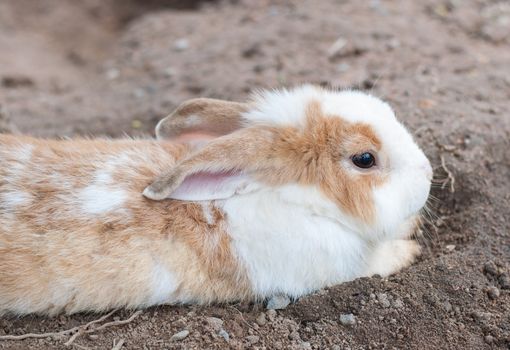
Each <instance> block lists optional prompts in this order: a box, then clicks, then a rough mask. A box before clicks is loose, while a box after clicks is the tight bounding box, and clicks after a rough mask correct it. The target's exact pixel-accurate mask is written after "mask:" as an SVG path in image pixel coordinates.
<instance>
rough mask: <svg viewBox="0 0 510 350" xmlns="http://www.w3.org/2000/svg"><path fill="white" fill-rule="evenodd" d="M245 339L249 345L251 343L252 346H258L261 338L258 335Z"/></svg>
mask: <svg viewBox="0 0 510 350" xmlns="http://www.w3.org/2000/svg"><path fill="white" fill-rule="evenodd" d="M244 339H246V341H247V342H248V343H250V345H252V344H257V343H258V342H259V340H260V337H259V336H258V335H249V336H247V337H245V338H244Z"/></svg>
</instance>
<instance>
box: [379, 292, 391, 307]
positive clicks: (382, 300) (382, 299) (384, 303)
mask: <svg viewBox="0 0 510 350" xmlns="http://www.w3.org/2000/svg"><path fill="white" fill-rule="evenodd" d="M377 300H379V303H380V304H381V306H382V307H384V308H389V307H390V305H391V304H390V301H389V299H388V295H387V294H386V293H379V294H377Z"/></svg>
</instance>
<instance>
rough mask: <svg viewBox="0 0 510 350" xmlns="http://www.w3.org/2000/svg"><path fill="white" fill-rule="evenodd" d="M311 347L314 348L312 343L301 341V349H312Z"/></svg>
mask: <svg viewBox="0 0 510 350" xmlns="http://www.w3.org/2000/svg"><path fill="white" fill-rule="evenodd" d="M311 348H312V344H310V343H309V342H307V341H304V342H302V343H301V349H311Z"/></svg>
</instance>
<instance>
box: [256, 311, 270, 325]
mask: <svg viewBox="0 0 510 350" xmlns="http://www.w3.org/2000/svg"><path fill="white" fill-rule="evenodd" d="M255 322H257V324H258V325H259V326H263V325H265V324H266V322H267V321H266V315H265V314H264V313H263V312H261V313H260V315H259V317H257V319H256V320H255Z"/></svg>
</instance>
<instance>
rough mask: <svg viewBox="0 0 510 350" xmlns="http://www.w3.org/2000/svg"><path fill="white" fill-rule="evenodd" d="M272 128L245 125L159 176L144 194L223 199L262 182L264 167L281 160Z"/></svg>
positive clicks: (195, 198) (163, 196)
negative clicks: (274, 146) (275, 153)
mask: <svg viewBox="0 0 510 350" xmlns="http://www.w3.org/2000/svg"><path fill="white" fill-rule="evenodd" d="M272 140H273V134H272V131H271V129H270V128H261V127H257V128H253V127H252V128H245V129H241V130H238V131H236V132H234V133H232V134H229V135H226V136H223V137H220V138H217V139H214V140H212V141H211V142H209V143H208V144H206V145H205V146H204V147H203V148H201V149H200V150H198V151H196V152H195V153H193V154H192V155H190V156H189V157H188V158H186V159H184V160H183V161H181V162H180V163H179V164H177V165H176V166H175V167H173V168H172V169H170V170H169V171H168V172H166V173H164V174H162V175H161V176H159V177H158V178H157V179H156V180H155V181H154V182H153V183H152V184H151V185H150V186H148V187H147V188H146V189H145V190H144V192H143V194H144V195H145V196H146V197H147V198H150V199H153V200H162V199H166V198H173V199H180V200H212V199H224V198H228V197H231V196H233V195H235V194H238V193H246V192H250V191H252V190H254V189H256V188H258V187H259V186H260V184H259V183H258V182H257V181H256V179H257V178H258V176H259V175H260V172H261V171H265V172H267V171H270V170H271V168H272V167H273V166H276V164H277V163H278V162H276V161H274V159H272V158H271V157H268V154H271V153H272V147H271V146H272Z"/></svg>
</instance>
